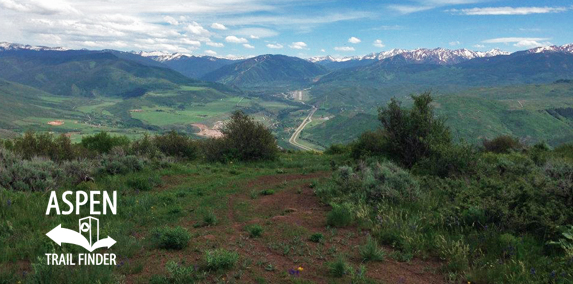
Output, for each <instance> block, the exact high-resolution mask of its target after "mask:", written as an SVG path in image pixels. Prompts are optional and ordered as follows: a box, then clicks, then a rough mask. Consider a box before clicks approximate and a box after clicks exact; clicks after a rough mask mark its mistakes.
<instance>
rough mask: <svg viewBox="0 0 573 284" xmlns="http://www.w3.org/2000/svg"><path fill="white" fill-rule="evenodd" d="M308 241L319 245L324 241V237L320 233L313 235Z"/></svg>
mask: <svg viewBox="0 0 573 284" xmlns="http://www.w3.org/2000/svg"><path fill="white" fill-rule="evenodd" d="M309 240H310V241H311V242H313V243H321V242H323V241H324V235H322V234H321V233H314V234H312V235H311V236H310V238H309Z"/></svg>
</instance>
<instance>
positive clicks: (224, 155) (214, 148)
mask: <svg viewBox="0 0 573 284" xmlns="http://www.w3.org/2000/svg"><path fill="white" fill-rule="evenodd" d="M199 147H200V148H201V152H202V153H203V156H204V157H205V160H207V161H209V162H220V163H227V162H229V161H231V160H233V159H235V156H236V153H235V151H234V150H232V149H231V147H230V146H229V141H228V140H227V139H224V138H210V139H206V140H202V141H199Z"/></svg>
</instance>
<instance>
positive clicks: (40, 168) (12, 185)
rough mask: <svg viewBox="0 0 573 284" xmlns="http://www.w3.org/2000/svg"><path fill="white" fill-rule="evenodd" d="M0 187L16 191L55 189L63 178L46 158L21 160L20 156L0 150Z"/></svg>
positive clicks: (60, 171) (58, 169) (58, 170)
mask: <svg viewBox="0 0 573 284" xmlns="http://www.w3.org/2000/svg"><path fill="white" fill-rule="evenodd" d="M0 161H2V163H0V187H4V188H6V189H12V190H18V191H47V190H51V189H55V188H56V187H57V185H58V184H59V183H60V182H61V180H62V178H63V173H62V170H61V169H60V168H59V167H58V166H57V165H56V164H54V162H52V161H51V160H48V159H46V158H37V157H35V158H32V159H30V160H23V159H22V158H21V156H19V155H17V154H14V153H12V152H10V151H9V150H6V149H0Z"/></svg>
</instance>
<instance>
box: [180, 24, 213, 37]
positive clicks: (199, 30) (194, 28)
mask: <svg viewBox="0 0 573 284" xmlns="http://www.w3.org/2000/svg"><path fill="white" fill-rule="evenodd" d="M185 29H186V30H187V31H189V32H191V33H192V34H194V35H202V36H206V35H209V31H208V30H207V29H205V28H204V27H203V26H201V25H199V24H198V23H197V22H192V23H190V24H189V25H187V27H186V28H185Z"/></svg>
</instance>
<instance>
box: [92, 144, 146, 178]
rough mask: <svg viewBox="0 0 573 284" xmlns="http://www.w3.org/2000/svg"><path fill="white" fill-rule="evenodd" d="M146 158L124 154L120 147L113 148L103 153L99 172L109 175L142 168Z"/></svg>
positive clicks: (136, 170)
mask: <svg viewBox="0 0 573 284" xmlns="http://www.w3.org/2000/svg"><path fill="white" fill-rule="evenodd" d="M147 163H148V160H147V158H145V157H138V156H133V155H126V153H125V151H124V150H123V149H121V148H114V149H113V150H112V151H111V153H109V154H105V155H103V157H102V158H101V160H100V166H99V172H101V173H106V174H110V175H117V174H127V173H132V172H138V171H141V170H143V168H144V167H145V164H147Z"/></svg>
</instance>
